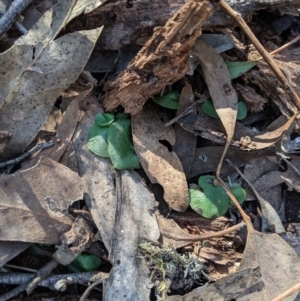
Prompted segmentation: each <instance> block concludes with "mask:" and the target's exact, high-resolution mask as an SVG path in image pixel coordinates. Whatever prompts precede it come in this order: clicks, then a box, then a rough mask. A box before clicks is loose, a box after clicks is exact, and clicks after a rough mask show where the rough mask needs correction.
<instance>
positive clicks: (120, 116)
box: [115, 112, 129, 120]
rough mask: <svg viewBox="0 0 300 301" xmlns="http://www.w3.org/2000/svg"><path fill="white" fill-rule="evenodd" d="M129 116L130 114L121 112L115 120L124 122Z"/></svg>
mask: <svg viewBox="0 0 300 301" xmlns="http://www.w3.org/2000/svg"><path fill="white" fill-rule="evenodd" d="M128 116H129V114H127V113H123V112H119V113H117V114H116V116H115V119H116V120H124V119H127V118H128Z"/></svg>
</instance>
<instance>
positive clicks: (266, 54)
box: [219, 0, 300, 109]
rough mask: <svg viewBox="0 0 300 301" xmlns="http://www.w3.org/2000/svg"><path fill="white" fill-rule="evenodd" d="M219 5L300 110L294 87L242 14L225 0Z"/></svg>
mask: <svg viewBox="0 0 300 301" xmlns="http://www.w3.org/2000/svg"><path fill="white" fill-rule="evenodd" d="M219 4H220V5H221V7H222V8H223V9H224V10H225V11H226V12H227V13H228V14H229V15H230V16H231V17H232V18H233V19H234V20H235V21H236V22H237V23H238V25H239V26H240V27H241V28H242V30H243V31H244V33H245V34H246V35H247V36H248V38H249V39H250V40H251V41H252V43H253V44H254V46H255V47H256V49H257V51H258V52H259V53H260V55H261V56H262V57H263V58H264V59H265V61H266V62H267V63H268V65H269V66H270V68H271V69H272V70H273V72H274V73H275V75H276V76H277V78H278V79H279V81H280V82H281V84H282V85H283V87H284V88H285V89H286V90H287V92H288V94H290V96H291V98H292V99H293V101H294V104H295V105H296V107H297V108H298V109H300V98H299V95H298V94H297V92H296V90H295V89H294V88H293V86H292V85H291V84H290V82H289V81H288V79H287V78H286V77H285V75H284V74H283V72H282V71H281V70H280V68H279V67H278V66H277V65H276V63H275V61H274V59H273V57H272V55H271V54H270V53H269V52H267V51H266V49H265V48H264V47H263V46H262V44H261V43H260V42H259V40H258V39H257V38H256V36H255V35H254V34H253V32H252V31H251V29H250V28H249V27H248V25H247V24H246V22H245V21H244V19H243V17H242V16H241V14H239V13H238V12H236V11H235V10H233V9H232V8H231V7H230V5H228V4H227V3H226V2H225V0H220V2H219Z"/></svg>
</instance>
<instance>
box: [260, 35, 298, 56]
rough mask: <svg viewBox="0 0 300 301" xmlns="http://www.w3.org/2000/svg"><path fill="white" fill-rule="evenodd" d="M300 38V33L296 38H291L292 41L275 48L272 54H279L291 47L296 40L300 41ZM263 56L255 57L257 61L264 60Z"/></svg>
mask: <svg viewBox="0 0 300 301" xmlns="http://www.w3.org/2000/svg"><path fill="white" fill-rule="evenodd" d="M299 40H300V35H299V36H298V37H296V38H295V39H293V40H291V41H290V42H288V43H286V44H284V45H282V46H281V47H279V48H277V49H275V50H273V51H272V52H270V54H271V55H275V54H278V53H280V52H281V51H283V50H285V49H287V48H288V47H290V46H291V45H293V44H295V43H296V42H298V41H299ZM262 59H263V57H259V58H258V59H255V61H260V60H262Z"/></svg>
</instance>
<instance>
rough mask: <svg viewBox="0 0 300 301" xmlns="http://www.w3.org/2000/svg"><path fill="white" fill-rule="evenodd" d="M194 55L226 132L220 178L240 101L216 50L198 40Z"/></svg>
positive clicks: (219, 169) (218, 172) (220, 164)
mask: <svg viewBox="0 0 300 301" xmlns="http://www.w3.org/2000/svg"><path fill="white" fill-rule="evenodd" d="M193 55H194V57H195V58H196V59H197V60H199V62H200V65H201V67H202V71H203V73H204V77H205V81H206V84H207V87H208V90H209V94H210V96H211V98H212V100H213V103H214V107H215V109H216V111H217V113H218V115H219V117H220V120H221V122H222V124H223V126H224V128H225V132H226V143H225V147H224V151H223V153H222V156H221V158H220V161H219V164H218V167H217V170H216V176H219V174H220V171H221V167H222V163H223V159H224V156H225V154H226V152H227V149H228V147H229V145H230V143H231V140H232V138H233V135H234V128H235V123H236V117H237V109H238V106H237V104H238V99H237V95H236V93H235V90H234V88H233V87H232V85H231V80H230V74H229V72H228V69H227V67H226V64H225V62H224V60H223V58H222V57H221V56H220V55H219V54H218V53H217V52H216V51H215V50H214V48H212V47H211V46H209V45H207V44H206V43H205V42H203V41H201V40H197V41H196V43H195V44H194V47H193Z"/></svg>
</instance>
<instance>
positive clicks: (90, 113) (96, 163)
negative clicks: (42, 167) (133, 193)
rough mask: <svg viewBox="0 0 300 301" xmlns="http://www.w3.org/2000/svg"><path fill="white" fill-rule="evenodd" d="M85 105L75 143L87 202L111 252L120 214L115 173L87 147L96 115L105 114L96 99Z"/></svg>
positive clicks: (88, 101)
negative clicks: (114, 231) (117, 206)
mask: <svg viewBox="0 0 300 301" xmlns="http://www.w3.org/2000/svg"><path fill="white" fill-rule="evenodd" d="M83 103H84V107H83V110H82V111H81V115H83V117H82V118H81V120H80V122H79V123H78V125H77V128H76V131H75V134H74V136H73V139H72V141H73V145H74V148H75V151H76V157H77V162H78V170H79V175H80V176H81V177H82V179H83V182H84V186H85V192H86V193H85V194H84V200H85V202H86V204H87V207H88V209H89V211H90V212H91V214H92V216H93V221H94V222H95V224H96V226H97V228H98V230H99V232H100V235H101V238H102V240H103V243H104V245H105V247H106V249H107V250H108V252H110V251H111V240H112V233H113V227H114V221H115V212H116V194H115V186H114V176H113V173H114V171H113V168H112V165H111V162H110V160H109V159H107V158H102V157H98V156H95V155H94V154H92V153H91V152H90V151H89V150H88V147H87V143H86V138H87V136H88V132H89V130H90V128H91V127H92V126H93V124H94V117H95V115H96V114H97V113H99V112H102V111H103V110H102V108H101V107H100V105H99V101H98V99H97V98H96V97H94V96H89V97H88V99H87V100H86V101H84V102H83Z"/></svg>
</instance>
